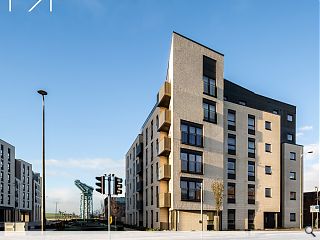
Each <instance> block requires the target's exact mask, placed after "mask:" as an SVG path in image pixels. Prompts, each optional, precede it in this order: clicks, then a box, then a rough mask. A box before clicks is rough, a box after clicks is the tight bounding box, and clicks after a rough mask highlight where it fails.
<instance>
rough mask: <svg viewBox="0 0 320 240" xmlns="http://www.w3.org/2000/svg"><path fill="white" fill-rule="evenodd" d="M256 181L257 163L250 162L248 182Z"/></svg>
mask: <svg viewBox="0 0 320 240" xmlns="http://www.w3.org/2000/svg"><path fill="white" fill-rule="evenodd" d="M254 180H255V163H254V162H252V161H249V162H248V181H254Z"/></svg>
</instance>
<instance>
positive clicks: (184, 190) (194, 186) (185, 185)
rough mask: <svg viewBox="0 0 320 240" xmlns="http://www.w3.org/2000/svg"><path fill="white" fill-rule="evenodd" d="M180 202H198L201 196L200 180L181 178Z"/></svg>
mask: <svg viewBox="0 0 320 240" xmlns="http://www.w3.org/2000/svg"><path fill="white" fill-rule="evenodd" d="M180 188H181V200H183V201H196V202H199V201H200V195H201V180H200V179H188V178H181V180H180Z"/></svg>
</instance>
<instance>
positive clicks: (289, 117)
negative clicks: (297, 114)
mask: <svg viewBox="0 0 320 240" xmlns="http://www.w3.org/2000/svg"><path fill="white" fill-rule="evenodd" d="M287 120H288V122H293V116H292V115H291V114H288V115H287Z"/></svg>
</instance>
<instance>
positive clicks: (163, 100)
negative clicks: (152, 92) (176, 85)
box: [158, 82, 171, 108]
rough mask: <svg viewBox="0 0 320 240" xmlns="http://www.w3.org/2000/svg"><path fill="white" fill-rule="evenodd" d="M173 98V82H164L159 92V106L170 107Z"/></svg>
mask: <svg viewBox="0 0 320 240" xmlns="http://www.w3.org/2000/svg"><path fill="white" fill-rule="evenodd" d="M170 99H171V83H169V82H164V84H163V85H162V87H161V89H160V91H159V93H158V107H164V108H169V105H170Z"/></svg>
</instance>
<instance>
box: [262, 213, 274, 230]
mask: <svg viewBox="0 0 320 240" xmlns="http://www.w3.org/2000/svg"><path fill="white" fill-rule="evenodd" d="M274 217H275V214H274V213H273V212H265V213H264V228H275V227H276V221H275V218H274Z"/></svg>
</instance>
